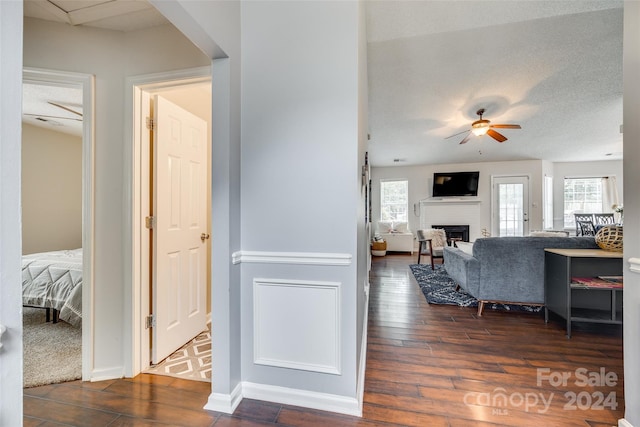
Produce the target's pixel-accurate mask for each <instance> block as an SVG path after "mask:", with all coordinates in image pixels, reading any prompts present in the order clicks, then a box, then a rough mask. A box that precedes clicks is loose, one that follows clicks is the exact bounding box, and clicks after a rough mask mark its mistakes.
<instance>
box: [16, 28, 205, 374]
mask: <svg viewBox="0 0 640 427" xmlns="http://www.w3.org/2000/svg"><path fill="white" fill-rule="evenodd" d="M24 22H25V28H24V65H25V66H28V67H34V68H45V69H53V70H63V71H74V72H81V73H87V74H94V75H95V76H96V89H95V104H96V108H95V111H96V115H95V150H94V152H95V181H94V182H95V208H94V212H95V233H94V243H95V252H94V256H95V265H94V274H95V282H94V297H95V301H97V303H96V306H95V309H94V313H93V314H94V319H95V320H94V322H95V323H94V324H95V329H94V337H95V338H96V340H95V348H94V349H93V354H94V355H95V357H94V366H93V374H92V376H93V377H94V378H96V377H98V378H100V377H110V376H118V375H122V373H123V358H124V357H125V354H124V351H123V348H124V343H123V338H122V337H123V336H124V335H123V330H124V328H127V330H128V329H130V328H131V325H124V324H123V318H124V313H123V306H124V299H125V292H131V290H130V289H127V288H125V285H124V283H127V282H128V278H129V277H130V274H129V275H127V272H125V271H124V269H123V265H124V259H123V255H122V254H123V253H124V252H125V250H124V248H125V247H126V246H127V245H128V244H129V242H124V241H123V239H122V236H123V234H124V227H125V221H124V218H125V215H127V213H125V212H123V203H124V200H125V197H128V196H129V191H128V189H127V188H126V187H125V186H124V182H123V176H124V170H123V160H124V154H123V153H124V152H125V150H130V149H131V148H130V147H128V146H127V145H126V144H125V141H130V139H129V138H126V137H125V135H124V129H123V125H124V115H123V110H124V106H123V103H124V98H125V93H124V81H125V77H126V76H130V75H138V74H147V73H153V72H161V71H168V70H174V69H183V68H192V67H198V66H202V65H209V60H208V59H207V58H206V57H204V55H202V53H201V52H200V51H199V50H198V49H196V48H195V47H194V46H193V45H192V44H191V43H190V42H189V41H188V40H187V39H186V38H185V37H184V36H183V35H182V34H180V33H179V32H178V31H177V30H176V29H175V28H173V27H172V26H170V25H166V26H161V27H155V28H152V29H149V30H143V31H138V32H131V33H123V32H118V31H108V30H101V29H93V28H84V27H71V26H68V25H64V24H56V23H53V22H48V21H42V20H37V19H29V18H27V19H25V21H24ZM127 356H128V355H127Z"/></svg>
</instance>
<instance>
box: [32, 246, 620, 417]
mask: <svg viewBox="0 0 640 427" xmlns="http://www.w3.org/2000/svg"><path fill="white" fill-rule="evenodd" d="M415 258H416V257H415V256H414V257H411V256H409V255H387V256H386V257H376V258H374V261H373V270H372V275H371V296H370V298H371V301H370V308H369V336H368V340H369V342H368V349H367V356H368V357H367V372H366V382H365V395H364V416H363V418H361V419H360V418H355V417H348V416H341V415H335V414H331V413H327V412H321V411H315V410H308V409H302V408H297V407H291V406H286V405H279V404H273V403H264V402H258V401H252V400H247V399H245V400H244V401H243V402H242V403H241V404H240V406H239V408H238V410H237V411H236V413H235V414H234V415H233V416H229V415H225V414H218V413H212V412H207V411H204V410H202V409H201V408H202V406H203V405H204V404H205V402H206V400H207V397H208V395H209V391H210V384H209V383H203V382H196V381H185V380H179V379H175V378H171V377H162V376H154V375H140V376H138V377H136V378H134V379H122V380H112V381H103V382H97V383H82V382H79V381H76V382H70V383H64V384H56V385H50V386H43V387H38V388H31V389H26V390H25V391H24V425H25V426H60V425H68V426H155V425H173V426H189V427H191V426H213V425H215V426H246V427H253V426H269V425H275V424H278V425H287V426H326V425H335V426H355V425H357V426H374V425H377V426H380V425H403V426H421V427H423V426H591V427H604V426H613V425H617V420H618V419H619V418H622V417H623V414H624V398H623V378H622V376H623V367H622V331H621V328H620V327H619V326H607V325H603V326H598V327H595V326H588V325H584V326H580V325H579V326H577V327H575V328H574V331H573V337H572V338H571V339H570V340H569V339H567V338H566V337H565V333H564V330H563V323H562V322H561V321H560V320H559V319H555V320H552V321H551V322H550V323H549V324H546V325H545V323H544V320H543V316H542V314H540V313H537V314H531V313H515V312H497V311H493V310H491V309H485V314H484V315H483V316H482V317H480V318H478V317H477V316H476V310H475V309H473V308H460V307H453V306H429V305H428V304H427V303H426V300H425V298H424V297H423V295H422V293H421V291H420V289H419V287H418V285H417V284H416V282H415V280H414V278H413V275H412V274H411V272H410V270H409V268H408V265H409V264H410V263H412V262H415ZM603 373H604V375H602V374H603ZM563 376H564V378H566V380H565V381H564V384H563ZM614 377H615V378H614ZM614 383H615V384H614ZM614 405H617V407H616V408H615V409H611V407H612V406H614Z"/></svg>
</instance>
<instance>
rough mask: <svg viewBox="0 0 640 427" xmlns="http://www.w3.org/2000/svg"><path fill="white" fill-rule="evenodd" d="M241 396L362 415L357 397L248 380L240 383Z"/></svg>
mask: <svg viewBox="0 0 640 427" xmlns="http://www.w3.org/2000/svg"><path fill="white" fill-rule="evenodd" d="M242 396H243V397H246V398H248V399H258V400H264V401H266V402H274V403H281V404H284V405H294V406H301V407H303V408H311V409H318V410H320V411H329V412H335V413H339V414H345V415H353V416H356V417H360V416H362V410H361V409H360V407H359V403H358V399H356V398H354V397H346V396H338V395H335V394H327V393H320V392H314V391H308V390H298V389H292V388H287V387H278V386H271V385H264V384H255V383H249V382H243V383H242Z"/></svg>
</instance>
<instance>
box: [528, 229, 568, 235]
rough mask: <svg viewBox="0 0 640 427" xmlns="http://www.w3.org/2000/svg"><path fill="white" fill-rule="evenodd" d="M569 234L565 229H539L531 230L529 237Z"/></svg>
mask: <svg viewBox="0 0 640 427" xmlns="http://www.w3.org/2000/svg"><path fill="white" fill-rule="evenodd" d="M568 235H569V233H568V232H566V231H553V230H541V231H532V232H531V233H529V236H531V237H567V236H568Z"/></svg>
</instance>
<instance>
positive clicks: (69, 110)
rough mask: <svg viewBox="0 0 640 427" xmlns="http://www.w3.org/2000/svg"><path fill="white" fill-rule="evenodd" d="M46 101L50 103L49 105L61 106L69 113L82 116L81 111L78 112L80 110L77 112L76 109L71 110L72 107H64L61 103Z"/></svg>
mask: <svg viewBox="0 0 640 427" xmlns="http://www.w3.org/2000/svg"><path fill="white" fill-rule="evenodd" d="M47 103H48V104H50V105H53V106H55V107H58V108H62V109H63V110H66V111H68V112H70V113H73V114H77V115H78V116H80V117H82V113H80V112H78V111H76V110H73V109H71V108H69V107H65V106H64V105H61V104H58V103H56V102H52V101H47Z"/></svg>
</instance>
